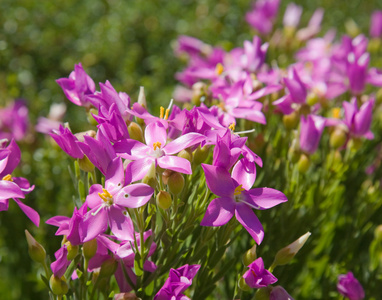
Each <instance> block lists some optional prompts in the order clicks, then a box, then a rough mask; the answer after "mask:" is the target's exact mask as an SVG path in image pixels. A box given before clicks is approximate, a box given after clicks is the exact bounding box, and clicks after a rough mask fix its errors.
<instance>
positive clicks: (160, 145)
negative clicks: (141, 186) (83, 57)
mask: <svg viewBox="0 0 382 300" xmlns="http://www.w3.org/2000/svg"><path fill="white" fill-rule="evenodd" d="M204 139H205V137H204V136H203V135H201V134H198V133H188V134H184V135H182V136H181V137H179V138H177V139H175V140H173V141H171V142H169V143H167V131H166V128H165V127H164V125H163V124H162V123H160V122H153V123H150V124H149V125H147V127H146V130H145V140H146V145H145V144H143V143H141V142H139V141H136V140H130V139H127V140H123V141H120V142H117V143H115V144H114V149H115V150H116V152H117V153H119V155H120V156H121V157H123V158H126V159H130V160H133V162H131V163H130V164H129V165H128V167H127V168H128V169H129V170H131V174H132V181H133V182H134V181H137V180H140V179H142V178H143V177H144V176H145V175H146V174H147V172H148V170H149V169H150V166H151V165H152V163H155V166H157V165H159V166H160V167H161V168H163V169H169V170H173V171H175V172H180V173H185V174H191V173H192V171H191V164H190V162H189V161H188V160H187V159H184V158H181V157H178V156H172V155H171V154H175V153H178V152H179V151H181V150H183V149H185V148H187V147H190V146H193V145H195V144H198V143H200V142H202V141H203V140H204Z"/></svg>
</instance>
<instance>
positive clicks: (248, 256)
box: [242, 244, 257, 266]
mask: <svg viewBox="0 0 382 300" xmlns="http://www.w3.org/2000/svg"><path fill="white" fill-rule="evenodd" d="M256 248H257V246H256V244H255V245H253V247H252V248H251V249H249V250H247V251H246V252H245V253H244V255H243V258H242V259H243V264H244V265H245V266H248V265H249V264H250V263H252V262H254V261H255V260H256V258H257V254H256Z"/></svg>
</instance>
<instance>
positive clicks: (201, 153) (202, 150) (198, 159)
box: [193, 145, 210, 165]
mask: <svg viewBox="0 0 382 300" xmlns="http://www.w3.org/2000/svg"><path fill="white" fill-rule="evenodd" d="M209 150H210V146H207V145H206V146H203V147H200V145H199V147H198V148H196V150H195V151H194V153H193V159H194V164H195V165H200V164H201V163H202V162H204V161H205V160H206V159H207V157H208V154H209V152H210V151H209Z"/></svg>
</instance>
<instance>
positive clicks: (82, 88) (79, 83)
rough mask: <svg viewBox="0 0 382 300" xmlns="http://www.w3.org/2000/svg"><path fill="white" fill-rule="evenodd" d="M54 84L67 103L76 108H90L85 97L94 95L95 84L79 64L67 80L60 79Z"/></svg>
mask: <svg viewBox="0 0 382 300" xmlns="http://www.w3.org/2000/svg"><path fill="white" fill-rule="evenodd" d="M56 82H57V83H58V84H59V86H60V87H61V88H62V90H63V91H64V93H65V96H66V98H68V100H69V101H71V102H73V103H74V104H76V105H78V106H85V107H90V105H91V104H90V102H89V100H88V99H87V97H88V96H89V95H92V94H94V92H95V84H94V81H93V79H91V78H90V76H89V75H88V74H86V72H85V71H84V68H83V67H82V65H81V63H79V64H78V65H75V66H74V71H73V72H72V73H70V75H69V78H60V79H57V80H56Z"/></svg>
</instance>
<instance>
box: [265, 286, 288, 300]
mask: <svg viewBox="0 0 382 300" xmlns="http://www.w3.org/2000/svg"><path fill="white" fill-rule="evenodd" d="M269 300H293V298H292V296H291V295H289V294H288V292H287V291H286V290H285V289H284V288H283V287H282V286H281V285H277V286H275V287H272V290H271V294H270V295H269Z"/></svg>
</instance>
